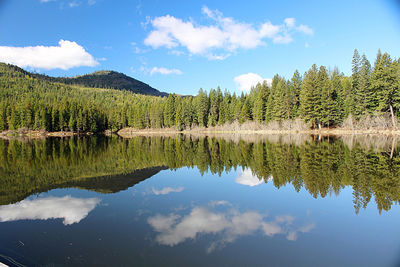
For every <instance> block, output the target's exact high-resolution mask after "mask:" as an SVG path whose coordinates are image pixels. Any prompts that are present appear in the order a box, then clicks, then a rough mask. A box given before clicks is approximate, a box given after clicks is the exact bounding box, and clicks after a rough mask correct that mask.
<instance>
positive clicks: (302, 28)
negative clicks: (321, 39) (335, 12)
mask: <svg viewBox="0 0 400 267" xmlns="http://www.w3.org/2000/svg"><path fill="white" fill-rule="evenodd" d="M297 31H299V32H302V33H305V34H308V35H313V34H314V30H313V29H311V28H310V27H308V26H307V25H303V24H301V25H300V26H299V27H297Z"/></svg>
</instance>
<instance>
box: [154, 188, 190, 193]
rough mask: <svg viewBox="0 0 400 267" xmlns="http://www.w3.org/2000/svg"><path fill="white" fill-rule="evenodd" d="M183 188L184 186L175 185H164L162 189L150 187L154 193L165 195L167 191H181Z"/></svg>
mask: <svg viewBox="0 0 400 267" xmlns="http://www.w3.org/2000/svg"><path fill="white" fill-rule="evenodd" d="M183 189H184V187H177V188H173V187H164V188H162V189H155V188H152V191H153V193H154V194H155V195H167V194H169V193H173V192H176V193H178V192H182V191H183Z"/></svg>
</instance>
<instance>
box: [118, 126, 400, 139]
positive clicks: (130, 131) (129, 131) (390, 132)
mask: <svg viewBox="0 0 400 267" xmlns="http://www.w3.org/2000/svg"><path fill="white" fill-rule="evenodd" d="M175 134H195V135H208V134H216V135H218V134H230V135H231V134H233V135H294V134H295V135H297V134H300V135H322V136H325V135H338V136H343V135H386V136H397V135H400V130H394V129H344V128H330V129H328V128H322V129H320V130H313V129H310V130H223V129H191V130H183V131H178V130H173V129H140V130H137V129H134V128H123V129H121V130H119V131H118V132H117V135H119V136H121V137H123V138H129V137H131V136H132V137H134V136H141V135H163V136H166V135H175Z"/></svg>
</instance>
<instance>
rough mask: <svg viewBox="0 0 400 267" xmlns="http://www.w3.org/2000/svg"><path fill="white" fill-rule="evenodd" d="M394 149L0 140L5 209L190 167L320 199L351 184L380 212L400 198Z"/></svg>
mask: <svg viewBox="0 0 400 267" xmlns="http://www.w3.org/2000/svg"><path fill="white" fill-rule="evenodd" d="M393 149H394V148H393ZM393 149H389V151H388V150H387V149H386V150H384V149H381V150H379V149H374V150H372V149H366V148H364V147H362V146H361V145H360V144H359V143H354V142H352V145H351V146H348V145H346V143H345V142H344V141H342V140H333V139H332V138H330V139H325V140H324V139H322V140H318V139H316V140H312V139H310V138H308V139H306V141H303V142H301V143H297V144H294V143H290V142H285V143H283V142H276V143H272V142H269V141H267V140H263V139H257V140H256V141H243V140H230V139H224V138H211V137H196V138H195V137H191V136H176V137H135V138H132V139H120V138H105V137H88V138H70V139H57V138H50V139H45V140H31V141H29V142H21V141H17V140H0V177H1V179H0V204H8V203H14V202H16V201H20V200H21V199H24V198H25V197H27V196H29V195H31V194H33V193H38V192H42V191H47V190H49V189H52V188H57V187H80V188H87V189H90V190H95V191H99V192H103V193H111V192H117V191H119V190H122V189H125V188H128V187H130V186H133V185H134V184H136V183H137V182H140V181H141V180H143V179H146V178H148V177H151V176H152V175H154V174H155V173H157V172H158V171H160V170H162V169H164V168H166V167H168V168H170V169H178V168H181V167H185V166H187V167H196V168H197V169H198V170H199V171H200V172H201V173H206V172H211V173H213V174H221V173H223V172H229V171H231V170H233V169H237V168H244V169H245V171H244V173H243V174H242V176H241V178H237V179H238V182H239V183H242V184H247V185H256V184H258V183H259V182H265V183H273V185H274V186H275V187H277V188H279V187H281V186H286V185H292V186H293V188H294V189H295V190H296V191H299V190H301V189H302V188H304V189H306V190H307V191H308V192H309V193H310V194H311V195H312V196H313V197H315V198H318V197H322V198H323V197H326V196H327V195H329V194H336V195H338V194H340V191H341V189H342V188H344V187H346V186H351V187H352V188H353V202H354V208H355V212H356V213H358V212H359V210H360V209H361V208H366V207H367V205H368V203H369V202H370V201H371V199H374V200H375V202H376V204H377V207H378V210H379V212H381V211H382V210H385V211H388V210H390V208H391V206H392V205H393V204H397V203H399V200H400V157H399V156H398V154H399V153H398V150H397V149H394V150H393ZM135 172H136V173H137V175H136V176H135ZM116 175H119V176H116ZM93 177H97V178H93ZM89 178H90V179H89Z"/></svg>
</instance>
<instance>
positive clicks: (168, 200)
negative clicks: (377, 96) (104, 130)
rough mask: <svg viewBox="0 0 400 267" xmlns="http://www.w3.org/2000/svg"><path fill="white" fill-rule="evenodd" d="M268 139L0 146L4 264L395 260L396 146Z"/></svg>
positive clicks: (399, 215)
mask: <svg viewBox="0 0 400 267" xmlns="http://www.w3.org/2000/svg"><path fill="white" fill-rule="evenodd" d="M250 139H251V138H250ZM272 139H273V140H271V138H269V140H267V138H260V137H259V138H255V139H254V140H246V141H243V140H240V141H239V140H235V139H229V138H228V139H215V138H188V137H183V136H180V137H176V138H161V137H152V138H145V137H138V138H134V139H130V140H123V139H118V138H104V137H103V138H100V137H89V138H76V139H56V138H55V139H46V140H34V141H19V140H12V141H4V140H0V205H1V206H0V262H4V263H6V264H7V265H10V266H14V265H15V266H22V265H26V266H63V265H70V266H93V265H95V266H399V265H400V209H399V205H398V204H399V199H400V155H399V152H400V150H399V149H397V148H396V146H395V144H397V141H396V140H383V141H382V140H367V141H365V140H353V139H351V140H350V139H344V140H335V139H332V138H330V139H326V138H325V139H324V138H320V139H319V140H318V138H311V137H307V138H286V137H277V138H275V139H274V138H272Z"/></svg>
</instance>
